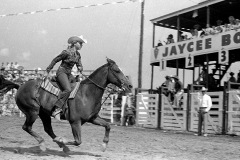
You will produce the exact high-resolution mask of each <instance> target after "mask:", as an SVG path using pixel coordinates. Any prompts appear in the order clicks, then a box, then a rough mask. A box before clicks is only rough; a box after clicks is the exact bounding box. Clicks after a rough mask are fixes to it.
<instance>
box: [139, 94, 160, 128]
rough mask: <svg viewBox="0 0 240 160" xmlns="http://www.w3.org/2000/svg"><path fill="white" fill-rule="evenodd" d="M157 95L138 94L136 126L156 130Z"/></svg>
mask: <svg viewBox="0 0 240 160" xmlns="http://www.w3.org/2000/svg"><path fill="white" fill-rule="evenodd" d="M158 96H159V95H158V94H138V95H137V101H136V104H137V106H136V124H137V125H138V126H143V127H149V128H156V127H157V126H158Z"/></svg>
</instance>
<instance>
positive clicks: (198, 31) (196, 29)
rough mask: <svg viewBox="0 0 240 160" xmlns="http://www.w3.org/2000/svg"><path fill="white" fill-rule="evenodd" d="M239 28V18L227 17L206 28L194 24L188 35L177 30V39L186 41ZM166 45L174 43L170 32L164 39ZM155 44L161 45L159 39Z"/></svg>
mask: <svg viewBox="0 0 240 160" xmlns="http://www.w3.org/2000/svg"><path fill="white" fill-rule="evenodd" d="M238 29H240V20H239V19H235V17H234V16H229V17H228V22H225V23H223V21H222V20H220V19H219V20H217V21H216V25H212V26H209V25H207V26H206V28H201V26H200V25H199V24H195V25H194V26H193V28H192V29H190V36H189V35H188V34H187V33H184V32H182V31H179V39H178V41H180V42H181V41H186V40H190V39H194V38H198V37H205V36H209V35H216V34H219V33H222V32H228V31H231V30H238ZM164 43H165V44H166V45H168V44H171V43H175V41H174V39H173V35H172V34H170V35H168V37H167V41H164ZM157 46H163V43H162V42H161V41H160V40H159V42H158V44H157Z"/></svg>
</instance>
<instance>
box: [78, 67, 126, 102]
mask: <svg viewBox="0 0 240 160" xmlns="http://www.w3.org/2000/svg"><path fill="white" fill-rule="evenodd" d="M112 66H113V64H112V65H110V66H109V67H108V72H111V73H112V75H113V76H114V78H115V79H116V80H117V81H118V82H119V83H120V85H121V89H123V90H125V89H124V88H123V85H124V82H123V81H122V79H119V78H118V76H117V75H116V73H115V72H114V71H113V70H112ZM80 74H82V75H83V77H85V78H86V79H88V80H89V81H91V82H92V83H93V84H94V85H95V86H97V87H99V88H100V89H102V90H106V88H110V89H111V90H112V91H117V90H116V89H114V88H112V87H109V86H107V87H106V88H104V87H102V86H100V85H99V84H97V83H96V82H94V81H93V80H92V79H90V78H89V77H88V76H86V75H84V74H83V73H81V72H80ZM113 93H114V92H109V94H108V96H107V97H106V98H105V100H104V101H103V102H102V103H101V106H102V105H103V103H104V102H105V101H106V100H107V99H108V98H109V97H110V95H112V94H113Z"/></svg>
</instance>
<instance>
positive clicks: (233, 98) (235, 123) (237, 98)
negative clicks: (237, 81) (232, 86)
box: [226, 90, 240, 135]
mask: <svg viewBox="0 0 240 160" xmlns="http://www.w3.org/2000/svg"><path fill="white" fill-rule="evenodd" d="M227 120H228V121H227V129H226V132H227V133H228V134H235V135H240V91H239V90H232V91H228V110H227Z"/></svg>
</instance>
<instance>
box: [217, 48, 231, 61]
mask: <svg viewBox="0 0 240 160" xmlns="http://www.w3.org/2000/svg"><path fill="white" fill-rule="evenodd" d="M228 61H229V54H228V50H221V51H219V52H218V63H220V64H225V63H228Z"/></svg>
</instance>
